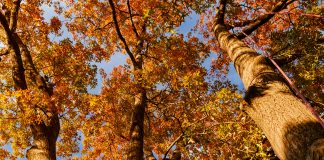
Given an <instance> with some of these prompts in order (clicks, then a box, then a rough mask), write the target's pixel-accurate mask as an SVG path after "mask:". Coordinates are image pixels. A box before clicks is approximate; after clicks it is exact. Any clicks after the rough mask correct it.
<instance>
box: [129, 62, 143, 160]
mask: <svg viewBox="0 0 324 160" xmlns="http://www.w3.org/2000/svg"><path fill="white" fill-rule="evenodd" d="M137 62H138V63H137V66H135V67H134V68H135V69H134V70H135V72H134V73H135V74H138V75H135V80H136V83H137V86H138V87H137V88H138V89H139V93H137V94H136V95H135V106H134V110H133V115H132V122H131V123H132V124H131V128H130V145H129V148H128V154H127V159H128V160H135V159H136V160H141V159H143V158H144V151H143V147H144V115H145V108H146V106H147V97H146V90H145V88H144V87H143V80H142V74H141V72H142V57H141V56H140V57H139V58H138V59H137Z"/></svg>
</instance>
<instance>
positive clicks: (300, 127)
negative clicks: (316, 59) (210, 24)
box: [214, 24, 324, 160]
mask: <svg viewBox="0 0 324 160" xmlns="http://www.w3.org/2000/svg"><path fill="white" fill-rule="evenodd" d="M214 29H215V30H214V32H215V35H216V37H217V39H218V42H219V44H220V46H221V48H222V50H223V51H225V52H227V53H228V55H229V57H230V59H231V60H232V61H233V62H234V66H235V69H236V71H237V72H238V74H239V76H240V77H241V80H242V81H243V84H244V87H245V89H246V90H247V92H246V98H245V101H246V102H247V103H248V105H246V107H245V110H246V111H247V113H248V114H249V116H250V117H251V118H252V119H253V120H254V121H255V122H256V124H257V125H258V126H259V127H260V128H261V129H262V131H263V132H264V133H265V135H266V136H267V138H268V139H269V141H270V143H271V145H272V147H273V149H274V151H275V153H276V155H277V156H278V157H279V158H280V159H282V160H286V159H287V160H295V159H296V160H300V159H321V158H323V157H324V149H323V148H324V129H323V128H322V127H321V125H320V124H319V123H318V122H317V121H316V118H315V117H314V116H313V115H312V114H311V113H310V111H308V110H307V109H306V107H305V105H304V104H303V103H302V102H301V100H300V99H298V98H297V97H296V96H295V95H294V94H293V93H292V92H291V90H290V88H289V86H288V85H287V84H286V82H285V80H284V79H283V78H282V77H281V76H280V75H278V74H277V73H276V72H275V71H274V70H273V69H272V68H271V66H270V65H269V64H267V62H266V60H265V57H264V56H262V55H259V54H258V53H256V51H254V50H253V49H251V48H250V47H248V46H247V45H246V44H245V43H243V42H242V41H240V40H239V39H237V38H236V37H235V36H233V35H232V34H231V33H229V32H228V30H227V29H226V28H225V26H224V25H222V24H217V25H216V26H215V28H214Z"/></svg>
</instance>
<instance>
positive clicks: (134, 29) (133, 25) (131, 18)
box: [127, 0, 140, 39]
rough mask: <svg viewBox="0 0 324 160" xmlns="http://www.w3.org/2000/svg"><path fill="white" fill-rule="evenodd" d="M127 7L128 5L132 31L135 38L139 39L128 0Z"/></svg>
mask: <svg viewBox="0 0 324 160" xmlns="http://www.w3.org/2000/svg"><path fill="white" fill-rule="evenodd" d="M127 7H128V12H129V18H130V20H131V23H132V27H133V31H134V33H135V35H136V38H137V39H140V36H139V34H138V32H137V29H136V27H135V24H134V21H133V15H132V8H131V6H130V3H129V0H127Z"/></svg>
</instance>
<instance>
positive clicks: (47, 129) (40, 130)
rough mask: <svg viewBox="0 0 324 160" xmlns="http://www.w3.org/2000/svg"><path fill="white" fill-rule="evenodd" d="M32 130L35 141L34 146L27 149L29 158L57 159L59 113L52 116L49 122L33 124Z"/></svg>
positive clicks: (39, 159)
mask: <svg viewBox="0 0 324 160" xmlns="http://www.w3.org/2000/svg"><path fill="white" fill-rule="evenodd" d="M31 130H32V133H33V138H34V141H33V144H32V147H31V148H30V149H28V150H27V159H29V160H55V159H56V140H57V137H58V134H59V130H60V124H59V118H58V116H57V114H54V115H53V116H52V117H51V120H50V122H49V124H45V123H41V124H33V125H31Z"/></svg>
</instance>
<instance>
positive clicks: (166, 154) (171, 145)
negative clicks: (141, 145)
mask: <svg viewBox="0 0 324 160" xmlns="http://www.w3.org/2000/svg"><path fill="white" fill-rule="evenodd" d="M183 135H184V133H181V134H180V135H179V136H178V137H177V138H176V139H175V140H174V141H173V142H172V143H171V144H170V145H169V147H168V150H167V151H166V152H165V153H164V157H163V160H166V157H167V156H168V154H169V151H170V150H171V148H172V147H173V146H174V145H175V144H176V143H177V142H178V141H179V140H180V139H181V138H182V137H183Z"/></svg>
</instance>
